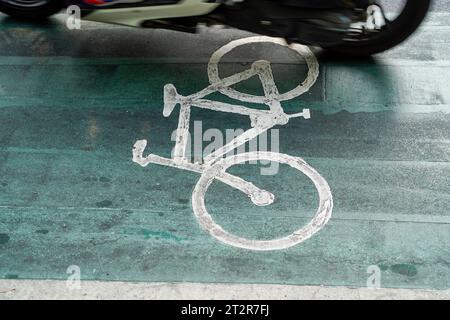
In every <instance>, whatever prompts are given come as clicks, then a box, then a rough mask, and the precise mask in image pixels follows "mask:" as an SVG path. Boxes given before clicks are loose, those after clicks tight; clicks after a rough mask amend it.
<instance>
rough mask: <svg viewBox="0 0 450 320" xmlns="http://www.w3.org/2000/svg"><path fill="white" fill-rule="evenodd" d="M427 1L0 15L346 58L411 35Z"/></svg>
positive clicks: (151, 2) (304, 1)
mask: <svg viewBox="0 0 450 320" xmlns="http://www.w3.org/2000/svg"><path fill="white" fill-rule="evenodd" d="M430 3H431V0H0V11H1V12H3V13H6V14H8V15H10V16H13V17H15V18H20V19H33V20H40V19H45V18H47V17H49V16H51V15H53V14H55V13H58V12H59V11H61V10H62V9H63V8H73V6H76V8H79V9H80V12H81V18H82V19H84V20H90V21H97V22H104V23H112V24H121V25H126V26H133V27H142V28H164V29H172V30H178V31H183V32H192V33H194V32H196V30H197V29H198V28H197V27H198V25H200V24H203V25H208V26H210V25H225V26H229V27H233V28H238V29H241V30H246V31H250V32H254V33H258V34H262V35H267V36H273V37H281V38H284V39H286V41H287V42H288V43H301V44H305V45H310V46H318V47H322V48H324V49H326V50H330V51H333V52H336V53H340V54H345V55H349V56H367V55H372V54H376V53H380V52H383V51H386V50H388V49H391V48H393V47H395V46H397V45H398V44H400V43H401V42H403V41H404V40H405V39H407V38H408V37H409V36H410V35H411V34H413V33H414V31H416V29H417V28H418V27H419V26H420V24H421V23H422V21H423V20H424V18H425V16H426V14H427V12H428V11H429V9H430Z"/></svg>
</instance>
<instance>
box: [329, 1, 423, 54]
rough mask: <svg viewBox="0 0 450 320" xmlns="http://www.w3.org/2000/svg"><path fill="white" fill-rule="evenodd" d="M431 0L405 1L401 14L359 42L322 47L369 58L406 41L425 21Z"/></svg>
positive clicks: (347, 40)
mask: <svg viewBox="0 0 450 320" xmlns="http://www.w3.org/2000/svg"><path fill="white" fill-rule="evenodd" d="M430 4H431V0H407V1H406V3H405V6H404V8H403V10H402V12H401V13H400V14H399V15H398V16H397V17H396V19H395V20H391V21H390V22H389V23H388V24H387V25H386V26H383V27H382V28H381V29H380V31H379V32H377V33H376V34H374V35H373V36H371V37H368V38H366V39H361V40H359V41H358V40H355V39H351V40H350V39H346V40H344V42H343V43H341V44H339V45H336V46H330V47H324V49H325V50H328V51H331V52H334V53H339V54H343V55H346V56H354V57H358V56H370V55H373V54H377V53H380V52H383V51H386V50H389V49H391V48H393V47H395V46H397V45H399V44H400V43H402V42H403V41H404V40H406V39H407V38H408V37H409V36H410V35H411V34H412V33H414V31H416V30H417V28H418V27H419V26H420V24H421V23H422V21H423V20H424V19H425V17H426V15H427V12H428V10H429V8H430Z"/></svg>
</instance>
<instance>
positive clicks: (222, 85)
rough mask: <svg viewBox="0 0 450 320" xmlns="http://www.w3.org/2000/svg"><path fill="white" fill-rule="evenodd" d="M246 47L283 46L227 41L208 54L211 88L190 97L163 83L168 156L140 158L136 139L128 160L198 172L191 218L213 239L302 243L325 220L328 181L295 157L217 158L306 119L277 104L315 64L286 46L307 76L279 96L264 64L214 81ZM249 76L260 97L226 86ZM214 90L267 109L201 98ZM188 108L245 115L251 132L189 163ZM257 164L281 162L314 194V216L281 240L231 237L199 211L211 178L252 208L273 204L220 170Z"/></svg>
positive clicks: (262, 246) (258, 245) (282, 245)
mask: <svg viewBox="0 0 450 320" xmlns="http://www.w3.org/2000/svg"><path fill="white" fill-rule="evenodd" d="M251 43H275V44H278V45H281V46H285V47H287V46H288V45H287V44H286V43H285V42H284V40H282V39H274V38H270V37H251V38H245V39H240V40H237V41H233V42H231V43H229V44H228V45H226V46H224V47H222V48H220V49H219V50H218V51H216V52H215V53H214V54H213V55H212V57H211V60H210V62H209V64H208V76H209V79H210V82H211V85H209V86H208V87H206V88H204V89H203V90H201V91H199V92H197V93H194V94H192V95H189V96H182V95H180V94H178V92H177V90H176V88H175V86H173V85H172V84H168V85H166V86H165V87H164V111H163V115H164V116H165V117H169V116H170V115H171V114H172V112H173V111H174V109H175V107H176V106H177V105H180V115H179V121H178V128H177V138H176V142H175V148H174V153H173V158H172V159H168V158H163V157H160V156H157V155H154V154H150V155H148V156H146V157H144V156H143V153H144V150H145V148H146V147H147V140H139V141H137V142H136V143H135V145H134V148H133V161H134V162H136V163H138V164H139V165H141V166H143V167H145V166H147V165H149V164H150V163H153V164H159V165H164V166H170V167H175V168H179V169H183V170H189V171H194V172H198V173H201V177H200V179H199V181H198V183H197V185H196V186H195V189H194V192H193V194H192V207H193V210H194V214H195V217H196V218H197V220H198V222H199V224H200V225H201V227H202V228H203V229H205V230H206V231H208V232H209V233H210V235H211V236H213V237H215V238H216V239H218V240H219V241H221V242H223V243H226V244H229V245H232V246H235V247H239V248H243V249H249V250H259V251H265V250H280V249H286V248H289V247H292V246H294V245H297V244H299V243H301V242H303V241H305V240H307V239H308V238H310V237H311V236H312V235H313V234H315V233H316V232H318V231H319V230H320V229H322V228H323V227H324V226H325V224H326V223H327V222H328V221H329V219H330V218H331V214H332V210H333V197H332V194H331V190H330V187H329V185H328V183H327V182H326V180H325V179H324V178H323V177H322V176H321V175H320V174H319V173H318V172H317V171H315V170H314V169H313V168H312V167H310V166H309V165H308V164H307V163H306V162H305V161H304V160H303V159H301V158H299V157H293V156H289V155H286V154H280V153H273V152H261V151H258V152H248V153H242V154H238V155H236V156H231V157H225V158H224V157H223V156H224V155H226V154H228V153H229V152H230V151H233V150H234V149H236V148H238V147H239V146H241V145H243V144H245V143H247V142H248V141H250V140H252V139H254V138H256V137H258V136H259V135H260V134H262V133H264V132H266V131H267V130H270V129H271V128H273V127H274V126H277V125H285V124H287V123H288V122H289V120H290V119H292V118H298V117H303V118H304V119H309V118H310V112H309V109H304V110H303V111H302V112H299V113H295V114H286V113H285V112H284V110H283V108H282V106H281V101H285V100H289V99H293V98H295V97H298V96H300V95H302V94H304V93H305V92H307V91H308V90H309V89H310V88H311V87H312V85H313V84H314V83H315V81H316V80H317V77H318V74H319V64H318V62H317V59H316V58H315V56H314V54H313V53H312V52H311V51H310V50H309V48H308V47H305V46H301V45H292V46H289V48H291V49H293V50H295V51H296V52H297V53H298V54H299V55H300V56H302V57H303V58H304V59H305V60H306V63H307V65H308V68H309V69H308V75H307V78H306V79H305V81H303V83H302V84H300V85H298V86H297V87H296V88H294V89H293V90H291V91H289V92H286V93H283V94H280V93H279V91H278V88H277V86H276V84H275V81H274V78H273V73H272V68H271V65H270V62H268V61H265V60H260V61H256V62H254V63H253V64H252V66H251V67H250V68H249V69H247V70H244V71H242V72H240V73H237V74H234V75H232V76H229V77H227V78H224V79H221V78H220V77H219V70H218V69H219V68H218V65H219V62H220V60H221V59H222V57H223V56H224V55H225V54H226V53H228V52H230V51H231V50H233V49H235V48H236V47H238V46H241V45H244V44H251ZM254 76H258V77H259V79H260V81H261V84H262V86H263V89H264V96H252V95H249V94H246V93H242V92H239V91H236V90H234V89H232V88H231V86H233V85H235V84H237V83H239V82H242V81H245V80H247V79H250V78H251V77H254ZM214 92H220V93H222V94H224V95H226V96H228V97H231V98H234V99H236V100H240V101H244V102H253V103H261V104H265V105H267V106H268V107H269V110H258V109H252V108H248V107H245V106H241V105H233V104H229V103H223V102H218V101H212V100H208V99H205V97H206V96H207V95H209V94H211V93H214ZM192 107H198V108H203V109H209V110H215V111H220V112H229V113H236V114H241V115H245V116H248V117H249V118H250V120H251V129H249V130H247V131H246V132H244V133H243V134H242V135H240V136H238V137H236V138H235V139H233V140H232V141H231V142H229V143H228V144H226V145H225V146H223V147H222V148H220V149H218V150H216V151H214V152H212V153H211V154H209V155H207V156H205V158H204V161H203V164H199V163H191V162H190V161H188V159H187V158H186V146H187V142H188V136H189V123H190V112H191V108H192ZM257 160H266V161H274V162H279V163H281V164H287V165H289V166H291V167H292V168H295V169H297V170H299V171H300V172H302V173H303V174H305V175H306V176H307V177H308V178H309V179H311V180H312V182H313V183H314V185H315V187H316V189H317V191H318V194H319V208H318V210H317V211H316V214H315V216H314V218H313V219H312V220H311V221H310V222H309V223H308V224H307V225H306V226H304V227H302V228H300V229H298V230H297V231H295V232H293V233H292V234H290V235H288V236H285V237H282V238H277V239H273V240H253V239H246V238H243V237H239V236H236V235H233V234H231V233H229V232H227V231H225V230H224V229H223V228H222V227H221V226H219V225H218V224H217V223H215V222H214V220H213V219H212V217H211V215H210V214H209V213H208V211H207V209H206V207H205V195H206V191H207V189H208V187H209V186H210V185H211V183H212V182H213V181H214V180H215V179H217V180H219V181H222V182H223V183H225V184H228V185H229V186H231V187H233V188H235V189H238V190H240V191H242V192H244V193H245V194H246V195H247V196H248V197H249V198H250V200H251V201H252V202H253V204H255V205H257V206H267V205H270V204H272V203H273V202H274V201H275V196H274V195H273V194H272V193H271V192H269V191H266V190H263V189H260V188H258V187H257V186H255V185H254V184H253V183H251V182H248V181H245V180H243V179H241V178H239V177H236V176H234V175H231V174H229V173H227V172H226V170H227V169H228V168H229V167H231V166H232V165H236V164H241V163H244V162H247V161H257Z"/></svg>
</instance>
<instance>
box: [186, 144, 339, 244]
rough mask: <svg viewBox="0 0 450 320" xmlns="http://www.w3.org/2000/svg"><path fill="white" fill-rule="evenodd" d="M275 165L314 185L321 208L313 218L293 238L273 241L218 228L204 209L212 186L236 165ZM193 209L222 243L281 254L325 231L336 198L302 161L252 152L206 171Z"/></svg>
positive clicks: (199, 220)
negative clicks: (206, 197)
mask: <svg viewBox="0 0 450 320" xmlns="http://www.w3.org/2000/svg"><path fill="white" fill-rule="evenodd" d="M259 160H266V161H276V162H279V163H280V164H286V165H289V166H291V167H292V168H294V169H297V170H299V171H300V172H302V173H303V174H305V175H306V176H307V177H308V178H309V179H310V180H311V181H312V182H313V183H314V186H315V187H316V189H317V192H318V194H319V207H318V209H317V211H316V214H315V216H314V218H313V219H312V220H311V221H310V222H309V223H308V224H307V225H305V226H304V227H302V228H300V229H298V230H297V231H295V232H293V233H292V234H290V235H288V236H285V237H282V238H277V239H273V240H253V239H247V238H243V237H240V236H237V235H234V234H231V233H229V232H227V231H226V230H224V229H223V228H222V227H221V226H220V225H218V224H217V223H216V222H215V221H214V220H213V218H212V217H211V215H210V214H209V213H208V210H207V209H206V206H205V195H206V192H207V190H208V188H209V187H210V185H211V183H212V182H213V181H214V180H215V179H217V178H218V177H220V175H221V174H222V173H224V172H225V171H226V170H227V169H228V168H230V167H231V166H233V165H237V164H241V163H244V162H247V161H259ZM192 207H193V210H194V214H195V217H196V218H197V220H198V222H199V224H200V225H201V227H202V228H203V229H204V230H206V231H207V232H209V233H210V235H211V236H213V237H214V238H216V239H218V240H219V241H221V242H223V243H226V244H228V245H232V246H235V247H238V248H243V249H248V250H257V251H269V250H281V249H286V248H289V247H292V246H295V245H297V244H299V243H301V242H303V241H305V240H307V239H309V238H310V237H311V236H313V235H314V234H315V233H316V232H318V231H319V230H320V229H322V228H323V227H324V226H325V224H326V223H327V222H328V220H329V219H330V218H331V213H332V210H333V196H332V194H331V190H330V186H329V185H328V183H327V181H326V180H325V179H324V178H323V177H322V176H321V175H320V174H319V173H318V172H317V171H316V170H314V169H313V168H312V167H311V166H310V165H308V164H307V163H306V162H305V161H304V160H303V159H301V158H298V157H293V156H289V155H286V154H279V153H274V152H249V153H241V154H238V155H235V156H231V157H227V158H223V159H221V160H219V161H218V162H216V163H215V164H213V165H212V166H211V167H209V168H208V169H206V170H205V171H204V172H203V174H202V176H201V177H200V180H199V181H198V183H197V185H196V186H195V189H194V192H193V193H192Z"/></svg>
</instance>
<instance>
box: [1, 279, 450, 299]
mask: <svg viewBox="0 0 450 320" xmlns="http://www.w3.org/2000/svg"><path fill="white" fill-rule="evenodd" d="M4 299H18V300H20V299H51V300H65V299H70V300H72V299H76V300H79V299H99V300H101V299H112V300H117V299H125V300H128V299H133V300H134V299H138V300H200V299H201V300H266V299H267V300H285V299H286V300H397V299H405V300H417V299H421V300H422V299H437V300H450V289H449V290H442V291H437V290H419V289H368V288H356V289H352V288H346V287H322V286H291V285H261V284H201V283H133V282H106V281H83V282H82V283H81V288H80V289H72V290H70V289H69V288H68V287H67V285H66V281H63V280H0V300H4Z"/></svg>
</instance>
